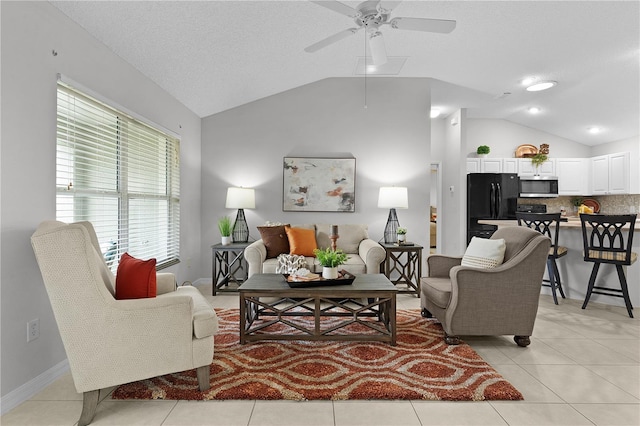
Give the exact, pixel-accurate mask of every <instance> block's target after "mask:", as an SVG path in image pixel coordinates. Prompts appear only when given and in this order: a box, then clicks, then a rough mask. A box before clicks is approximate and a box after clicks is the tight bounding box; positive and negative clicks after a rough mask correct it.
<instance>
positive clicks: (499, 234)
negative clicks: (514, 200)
mask: <svg viewBox="0 0 640 426" xmlns="http://www.w3.org/2000/svg"><path fill="white" fill-rule="evenodd" d="M491 238H492V239H498V238H504V240H505V243H506V251H505V256H504V261H503V263H502V264H501V265H499V266H498V267H496V268H493V269H479V268H472V267H467V266H461V265H460V263H461V260H462V258H461V257H450V256H443V255H432V256H430V257H429V258H427V265H428V269H429V272H428V277H423V278H422V279H421V280H420V284H421V296H420V300H421V305H422V315H423V316H424V317H427V318H431V317H432V316H435V317H436V318H437V319H438V320H439V321H440V323H441V324H442V328H443V329H444V332H445V342H446V343H447V344H450V345H457V344H459V343H460V338H459V337H458V336H459V335H471V336H477V335H504V334H509V335H511V334H513V335H514V340H515V342H516V343H517V344H518V346H527V345H529V344H530V343H531V341H530V338H529V337H530V336H531V333H532V332H533V325H534V322H535V319H536V314H537V312H538V301H539V298H540V282H541V281H542V276H543V274H544V269H545V265H546V262H547V254H548V253H549V247H550V244H551V242H550V240H549V238H548V237H546V236H543V235H542V234H540V233H539V232H536V231H534V230H532V229H529V228H525V227H507V228H501V229H498V230H497V231H496V232H495V233H494V234H493V236H492V237H491Z"/></svg>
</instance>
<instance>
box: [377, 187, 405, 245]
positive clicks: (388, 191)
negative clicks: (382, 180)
mask: <svg viewBox="0 0 640 426" xmlns="http://www.w3.org/2000/svg"><path fill="white" fill-rule="evenodd" d="M378 207H380V208H388V209H390V210H389V218H388V219H387V226H385V228H384V242H385V243H387V244H390V243H395V242H396V239H397V236H396V233H397V231H398V228H399V227H400V222H398V216H397V215H396V209H408V208H409V197H408V195H407V188H406V187H404V186H382V187H380V193H379V195H378Z"/></svg>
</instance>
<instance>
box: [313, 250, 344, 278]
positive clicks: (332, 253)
mask: <svg viewBox="0 0 640 426" xmlns="http://www.w3.org/2000/svg"><path fill="white" fill-rule="evenodd" d="M313 254H315V256H316V258H317V259H318V262H319V263H320V265H322V278H325V279H327V280H335V279H336V278H338V266H340V265H342V264H344V263H345V262H346V261H347V259H348V256H347V255H346V254H345V252H343V251H342V250H341V249H337V250H333V249H331V248H330V247H327V248H326V249H315V250H313Z"/></svg>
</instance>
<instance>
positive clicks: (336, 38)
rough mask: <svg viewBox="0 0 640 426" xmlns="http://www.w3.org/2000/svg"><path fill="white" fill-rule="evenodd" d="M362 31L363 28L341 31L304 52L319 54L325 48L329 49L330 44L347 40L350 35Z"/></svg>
mask: <svg viewBox="0 0 640 426" xmlns="http://www.w3.org/2000/svg"><path fill="white" fill-rule="evenodd" d="M360 29H361V28H349V29H348V30H344V31H340V32H339V33H336V34H334V35H332V36H329V37H327V38H325V39H324V40H320V41H319V42H317V43H314V44H312V45H311V46H309V47H307V48H306V49H304V51H305V52H309V53H313V52H317V51H318V50H320V49H322V48H323V47H327V46H329V45H330V44H333V43H335V42H337V41H340V40H342V39H343V38H347V37H349V36H350V35H353V34H355V33H357V32H358V31H360Z"/></svg>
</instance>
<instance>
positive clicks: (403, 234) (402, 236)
mask: <svg viewBox="0 0 640 426" xmlns="http://www.w3.org/2000/svg"><path fill="white" fill-rule="evenodd" d="M396 237H397V238H398V245H403V244H404V243H406V242H407V228H398V230H397V231H396Z"/></svg>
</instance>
